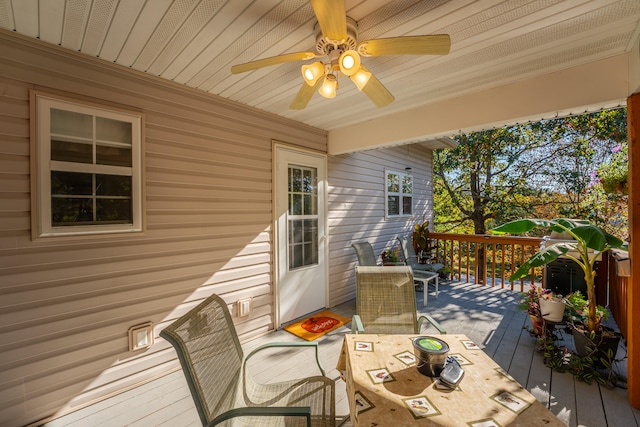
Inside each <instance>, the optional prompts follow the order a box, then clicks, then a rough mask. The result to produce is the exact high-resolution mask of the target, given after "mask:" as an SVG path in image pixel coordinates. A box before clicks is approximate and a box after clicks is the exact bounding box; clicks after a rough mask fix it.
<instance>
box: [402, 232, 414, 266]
mask: <svg viewBox="0 0 640 427" xmlns="http://www.w3.org/2000/svg"><path fill="white" fill-rule="evenodd" d="M398 241H399V242H400V249H401V250H402V256H403V257H404V260H405V261H404V262H405V263H406V264H407V265H410V266H416V265H418V255H416V251H415V250H414V249H413V243H412V242H411V236H398Z"/></svg>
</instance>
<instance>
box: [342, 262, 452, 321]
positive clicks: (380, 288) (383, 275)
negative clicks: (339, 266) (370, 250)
mask: <svg viewBox="0 0 640 427" xmlns="http://www.w3.org/2000/svg"><path fill="white" fill-rule="evenodd" d="M425 320H426V321H427V322H428V323H430V324H431V325H433V326H434V327H435V328H436V329H437V330H438V332H440V333H441V334H446V331H445V330H444V329H443V328H442V326H440V324H439V323H438V322H436V321H435V320H434V319H433V318H432V317H431V316H420V318H418V316H417V311H416V294H415V291H414V286H413V274H412V272H411V267H408V266H398V267H360V266H358V267H356V314H355V315H354V316H353V321H352V326H351V329H352V331H353V332H354V333H367V334H419V333H421V329H422V325H423V324H424V321H425Z"/></svg>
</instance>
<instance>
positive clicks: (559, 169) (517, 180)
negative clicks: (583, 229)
mask: <svg viewBox="0 0 640 427" xmlns="http://www.w3.org/2000/svg"><path fill="white" fill-rule="evenodd" d="M454 139H455V140H456V141H457V142H458V146H457V147H456V148H454V149H443V150H437V151H435V152H434V175H435V178H434V184H435V185H434V202H435V203H434V205H435V210H436V212H435V221H434V226H435V228H436V230H437V231H442V232H451V231H456V232H461V231H462V232H472V233H475V234H485V232H486V230H487V227H491V226H492V225H493V224H501V223H505V222H508V221H511V220H514V219H518V218H523V217H531V216H535V217H542V218H555V217H559V216H560V217H572V218H584V219H589V220H590V221H592V222H593V223H596V224H598V225H602V222H603V221H606V219H605V218H600V217H599V215H598V212H599V211H600V210H601V209H599V208H600V206H594V201H598V200H600V199H598V198H594V197H593V193H594V192H597V191H601V189H600V188H597V187H596V186H594V185H593V184H592V181H593V171H595V170H597V169H598V168H599V167H600V166H601V165H603V164H607V162H609V161H611V160H612V151H613V149H614V147H616V146H619V145H620V144H622V143H623V142H624V141H626V109H616V110H608V111H602V112H598V113H592V114H586V115H582V116H575V117H567V118H557V119H553V120H544V121H541V122H537V123H529V124H521V125H516V126H509V127H505V128H500V129H493V130H487V131H482V132H475V133H470V134H462V135H458V136H455V137H454ZM602 204H604V202H603V203H602Z"/></svg>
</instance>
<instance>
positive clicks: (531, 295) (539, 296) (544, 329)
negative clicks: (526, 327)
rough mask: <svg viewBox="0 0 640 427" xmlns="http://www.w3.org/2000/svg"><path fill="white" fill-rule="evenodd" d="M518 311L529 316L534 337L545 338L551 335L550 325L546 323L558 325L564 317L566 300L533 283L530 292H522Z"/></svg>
mask: <svg viewBox="0 0 640 427" xmlns="http://www.w3.org/2000/svg"><path fill="white" fill-rule="evenodd" d="M556 304H557V306H556ZM547 306H548V307H547ZM550 307H551V308H550ZM560 307H561V308H562V310H561V311H559V310H560ZM518 309H519V310H523V311H526V312H527V314H529V318H530V319H531V325H532V326H533V330H531V332H532V333H533V335H535V336H537V337H543V336H545V335H550V334H549V330H548V326H549V325H547V323H546V322H554V323H557V322H559V321H561V320H562V318H563V316H564V299H563V298H562V296H561V295H559V294H554V293H553V291H552V290H551V289H544V288H541V287H539V286H536V285H535V284H533V283H532V284H531V286H530V287H529V290H528V291H526V292H520V299H519V300H518Z"/></svg>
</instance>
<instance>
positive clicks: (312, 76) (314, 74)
mask: <svg viewBox="0 0 640 427" xmlns="http://www.w3.org/2000/svg"><path fill="white" fill-rule="evenodd" d="M301 70H302V78H303V79H304V81H305V82H306V83H307V84H308V85H309V86H315V84H316V82H317V81H318V79H319V78H320V77H322V76H324V64H323V63H322V62H320V61H317V62H314V63H313V64H309V65H303V66H302V68H301Z"/></svg>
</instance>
